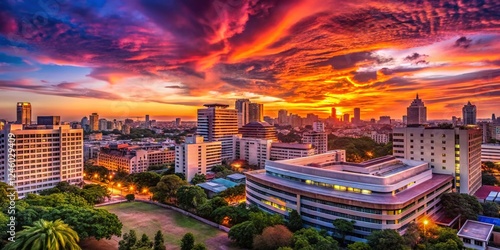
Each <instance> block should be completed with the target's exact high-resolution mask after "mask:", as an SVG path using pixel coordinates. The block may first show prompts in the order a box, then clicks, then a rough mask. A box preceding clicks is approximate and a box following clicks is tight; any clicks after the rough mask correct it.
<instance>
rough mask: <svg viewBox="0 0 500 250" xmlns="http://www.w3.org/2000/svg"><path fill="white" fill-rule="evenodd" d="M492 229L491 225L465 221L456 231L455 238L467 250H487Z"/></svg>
mask: <svg viewBox="0 0 500 250" xmlns="http://www.w3.org/2000/svg"><path fill="white" fill-rule="evenodd" d="M494 227H495V226H494V225H493V224H489V223H484V222H479V221H473V220H467V221H466V222H465V223H464V225H463V226H462V228H460V231H458V233H457V236H458V237H459V238H460V239H461V240H462V242H463V243H464V247H466V248H467V249H477V250H485V249H488V241H489V240H490V238H491V233H492V232H493V228H494ZM495 249H496V248H495Z"/></svg>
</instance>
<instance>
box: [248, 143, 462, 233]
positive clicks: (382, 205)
mask: <svg viewBox="0 0 500 250" xmlns="http://www.w3.org/2000/svg"><path fill="white" fill-rule="evenodd" d="M344 154H345V152H344ZM341 155H342V154H340V153H339V152H338V151H330V152H327V153H325V154H319V155H314V156H309V157H303V158H297V159H291V160H282V161H274V162H273V161H267V162H266V167H265V169H264V170H259V171H254V172H250V173H248V174H247V177H246V184H247V188H246V190H247V191H246V192H247V193H246V196H247V203H248V204H252V205H256V206H258V207H259V208H260V209H262V210H264V211H267V212H269V213H277V214H281V215H283V216H284V217H285V218H287V217H288V213H289V212H291V211H292V210H297V211H298V212H299V213H300V214H301V216H302V219H303V221H304V224H305V225H306V226H309V227H314V228H317V229H326V230H328V231H333V232H335V228H334V226H333V224H332V222H333V221H334V220H335V219H345V220H349V221H350V220H354V221H355V222H356V223H355V225H354V227H355V230H354V232H353V233H351V234H350V235H348V236H347V238H346V239H347V240H350V241H365V238H366V237H367V236H368V235H370V233H371V232H373V231H376V230H382V229H394V230H397V231H398V232H400V233H401V234H402V233H404V231H405V229H406V228H407V226H408V224H409V223H410V222H412V221H416V220H418V219H419V218H421V217H424V216H430V217H432V216H433V215H435V214H436V213H437V212H438V211H439V210H440V209H441V206H440V203H439V202H440V200H439V197H440V195H441V194H443V193H446V192H450V191H451V190H452V182H453V177H452V176H450V175H439V174H433V173H432V170H431V169H430V168H429V165H428V164H427V163H425V162H420V161H412V160H405V159H396V158H395V157H392V156H386V157H381V158H377V159H374V160H371V161H367V162H363V163H347V162H343V161H341V160H342V159H339V158H340V157H339V156H341Z"/></svg>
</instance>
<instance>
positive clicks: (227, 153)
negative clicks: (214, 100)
mask: <svg viewBox="0 0 500 250" xmlns="http://www.w3.org/2000/svg"><path fill="white" fill-rule="evenodd" d="M204 106H205V107H207V108H205V109H198V129H197V134H199V135H201V136H203V138H204V140H205V141H207V142H213V141H220V142H222V159H223V160H226V161H230V160H233V159H234V153H235V152H234V150H235V147H234V145H233V135H236V134H238V111H237V110H236V109H228V107H229V106H228V105H224V104H205V105H204Z"/></svg>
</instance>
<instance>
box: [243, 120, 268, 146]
mask: <svg viewBox="0 0 500 250" xmlns="http://www.w3.org/2000/svg"><path fill="white" fill-rule="evenodd" d="M238 131H239V133H240V134H241V135H242V137H243V138H258V139H265V140H272V141H276V140H278V139H277V137H276V128H275V127H274V126H271V125H270V124H269V123H267V122H250V123H248V124H246V125H245V126H243V127H241V128H240V129H238Z"/></svg>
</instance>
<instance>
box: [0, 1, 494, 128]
mask: <svg viewBox="0 0 500 250" xmlns="http://www.w3.org/2000/svg"><path fill="white" fill-rule="evenodd" d="M335 2H336V1H334V0H329V1H319V0H309V1H305V0H303V1H279V0H272V1H257V0H255V1H246V0H241V1H238V0H234V1H229V2H227V1H222V0H214V1H210V2H204V3H203V4H200V3H199V2H197V1H169V2H164V3H161V2H155V1H152V0H142V1H136V2H127V3H126V4H125V3H120V2H119V1H86V2H85V3H74V2H71V3H70V2H66V3H62V4H58V3H57V2H56V3H54V4H53V5H50V6H45V5H44V2H39V3H37V4H29V3H23V2H20V1H5V2H2V3H0V9H1V11H0V20H1V22H0V90H1V91H0V98H1V99H2V102H1V103H0V118H5V119H8V120H15V116H16V114H15V112H14V105H15V103H17V102H30V103H31V104H32V105H33V114H32V117H36V116H43V115H60V116H61V119H62V120H64V121H69V120H80V119H81V118H82V117H83V116H88V115H89V114H91V113H93V112H97V113H99V115H100V116H101V117H106V118H110V119H113V118H121V119H125V118H131V117H137V116H142V117H143V116H144V115H145V114H149V115H150V116H151V118H152V119H157V120H172V119H175V117H181V118H182V119H186V120H195V119H196V110H197V109H199V108H201V107H202V106H203V104H205V103H216V102H217V103H223V104H228V105H230V106H231V108H233V107H234V106H233V105H234V101H235V100H236V99H249V100H250V101H251V102H255V103H262V104H264V107H265V111H264V115H266V116H271V117H277V114H278V110H280V109H286V110H288V113H294V114H300V115H301V116H305V115H306V114H307V113H315V114H317V115H319V116H320V117H321V118H326V117H328V116H329V114H330V110H331V108H332V107H335V108H336V110H337V115H339V116H340V115H342V114H345V113H347V114H350V116H351V117H352V116H353V109H354V108H356V107H359V108H361V119H363V120H369V119H370V118H377V117H379V116H382V115H390V116H391V118H393V119H394V118H395V119H401V117H402V115H404V114H406V107H407V106H408V105H409V104H410V102H411V100H413V99H414V96H415V94H416V93H418V94H419V95H420V98H421V99H422V100H423V101H424V102H425V105H426V107H427V108H428V112H427V118H428V119H429V120H432V119H451V117H452V116H457V117H461V116H462V115H461V113H462V107H463V106H464V105H465V104H467V102H468V101H470V102H471V103H473V104H474V105H476V106H477V117H478V118H479V119H481V118H487V117H491V114H492V113H499V111H498V110H496V109H497V107H498V106H499V105H498V104H499V103H500V92H499V91H498V89H499V87H500V84H499V83H498V80H499V78H500V54H499V53H498V51H500V50H499V49H500V44H498V43H496V42H495V41H496V40H497V39H498V38H500V22H499V21H500V17H499V16H498V14H496V13H498V12H499V11H500V5H499V4H497V3H496V2H495V1H493V0H491V1H482V2H469V3H460V4H458V3H455V2H453V1H444V0H443V1H433V2H428V3H426V4H412V3H399V2H396V1H393V2H384V3H382V2H377V1H372V2H370V3H366V2H364V1H351V2H349V3H348V4H345V3H344V5H339V4H335ZM331 6H336V7H335V9H333V8H332V7H331ZM20 10H23V11H20ZM156 117H159V118H156ZM163 117H164V118H163ZM32 120H34V119H32Z"/></svg>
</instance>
